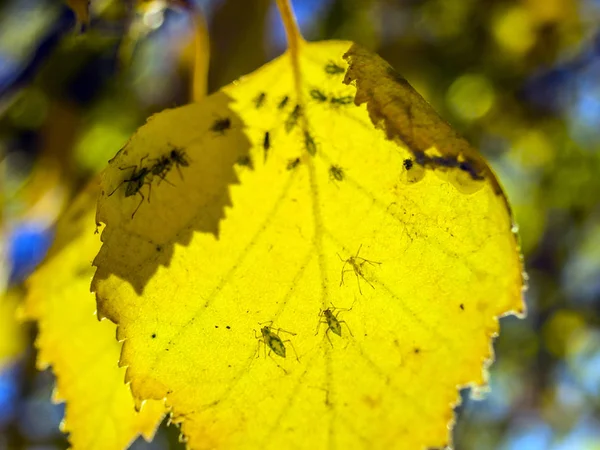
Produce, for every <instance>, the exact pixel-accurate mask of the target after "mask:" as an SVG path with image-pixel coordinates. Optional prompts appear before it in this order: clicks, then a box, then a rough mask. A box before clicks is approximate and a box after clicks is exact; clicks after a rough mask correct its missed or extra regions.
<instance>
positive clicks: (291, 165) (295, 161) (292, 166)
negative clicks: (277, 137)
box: [286, 158, 300, 170]
mask: <svg viewBox="0 0 600 450" xmlns="http://www.w3.org/2000/svg"><path fill="white" fill-rule="evenodd" d="M298 164H300V158H296V159H290V160H289V161H288V163H287V167H286V169H287V170H292V169H295V168H296V166H297V165H298Z"/></svg>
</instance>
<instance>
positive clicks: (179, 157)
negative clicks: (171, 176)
mask: <svg viewBox="0 0 600 450" xmlns="http://www.w3.org/2000/svg"><path fill="white" fill-rule="evenodd" d="M169 158H170V159H171V162H172V163H173V164H175V167H177V171H178V172H179V176H180V177H181V178H182V179H183V174H182V173H181V169H180V167H189V165H190V161H189V160H188V155H187V153H186V152H185V150H183V149H180V148H174V149H173V150H171V153H169Z"/></svg>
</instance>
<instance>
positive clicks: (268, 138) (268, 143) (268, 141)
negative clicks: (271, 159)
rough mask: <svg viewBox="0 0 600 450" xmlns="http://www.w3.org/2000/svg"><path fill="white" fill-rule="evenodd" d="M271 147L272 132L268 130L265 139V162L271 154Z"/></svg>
mask: <svg viewBox="0 0 600 450" xmlns="http://www.w3.org/2000/svg"><path fill="white" fill-rule="evenodd" d="M270 148H271V134H270V133H269V132H268V131H266V132H265V137H264V139H263V150H264V151H265V162H267V156H269V149H270Z"/></svg>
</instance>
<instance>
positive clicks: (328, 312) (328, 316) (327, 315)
mask: <svg viewBox="0 0 600 450" xmlns="http://www.w3.org/2000/svg"><path fill="white" fill-rule="evenodd" d="M353 307H354V303H353V304H352V306H351V307H350V308H336V307H335V306H333V304H331V308H327V309H325V310H321V311H320V312H319V317H320V318H321V319H320V320H319V323H318V324H317V332H316V333H315V336H316V335H317V334H319V328H321V324H323V323H325V324H327V330H326V331H325V336H326V337H327V340H329V343H330V344H331V346H332V347H333V342H331V339H330V338H329V332H330V331H331V332H332V333H334V334H337V335H338V336H339V337H342V324H345V325H346V328H348V332H349V333H350V336H354V335H353V334H352V330H350V327H349V326H348V324H347V323H346V321H345V320H339V319H338V315H339V314H340V313H341V312H342V311H350V310H352V308H353ZM336 311H337V313H336Z"/></svg>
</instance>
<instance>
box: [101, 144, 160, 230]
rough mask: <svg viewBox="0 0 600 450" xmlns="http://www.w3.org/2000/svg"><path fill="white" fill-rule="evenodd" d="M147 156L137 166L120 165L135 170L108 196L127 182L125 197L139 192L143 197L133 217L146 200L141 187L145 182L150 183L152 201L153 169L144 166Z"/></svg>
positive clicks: (122, 168) (123, 168) (149, 192)
mask: <svg viewBox="0 0 600 450" xmlns="http://www.w3.org/2000/svg"><path fill="white" fill-rule="evenodd" d="M147 157H148V155H146V156H144V157H143V158H142V159H140V163H139V165H137V166H136V165H134V166H129V167H119V169H120V170H128V169H133V172H131V175H129V178H126V179H125V180H123V181H121V182H120V183H119V184H118V185H117V187H116V188H115V189H114V190H113V191H112V192H111V193H110V194H108V196H109V197H110V196H111V195H113V194H114V193H115V192H116V191H117V189H119V188H120V187H121V185H122V184H123V183H127V186H126V187H125V197H131V196H134V195H138V194H139V195H140V196H141V197H142V199H141V200H140V203H139V204H138V205H137V207H136V208H135V210H134V211H133V213H132V214H131V218H132V219H133V217H134V216H135V213H136V212H137V211H138V209H140V206H142V203H143V202H144V199H145V198H146V197H144V194H142V191H141V189H142V188H143V187H144V185H145V184H147V185H148V202H150V194H151V192H152V171H151V169H150V168H148V167H142V165H143V163H144V159H146V158H147ZM138 167H139V169H138Z"/></svg>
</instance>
